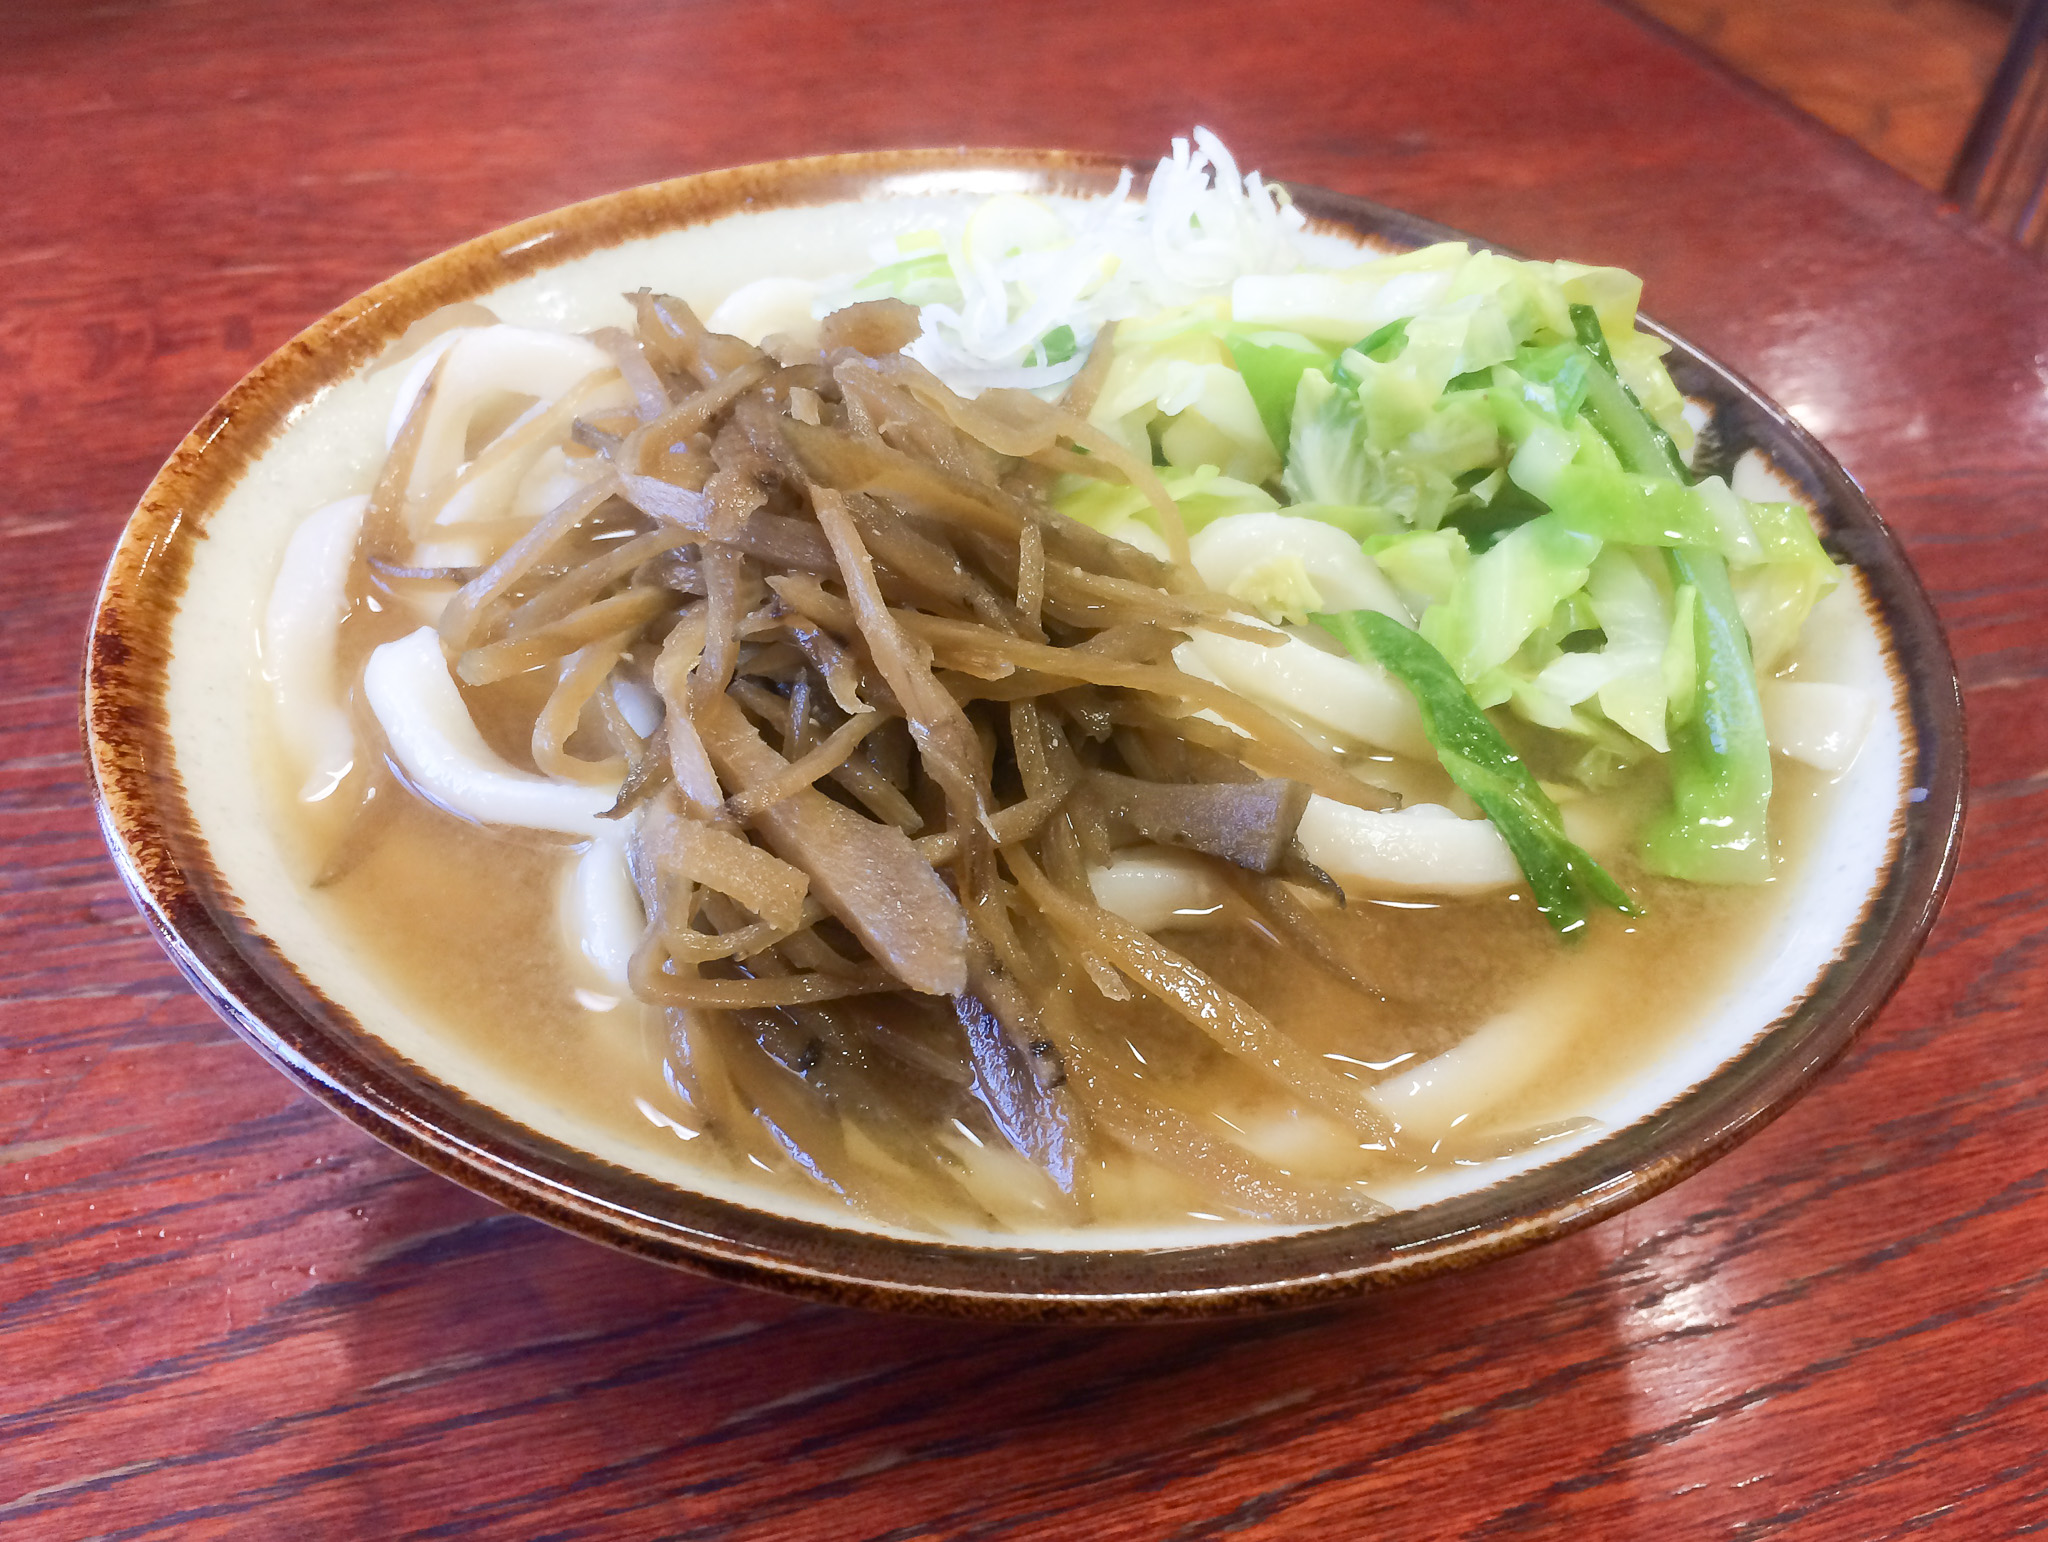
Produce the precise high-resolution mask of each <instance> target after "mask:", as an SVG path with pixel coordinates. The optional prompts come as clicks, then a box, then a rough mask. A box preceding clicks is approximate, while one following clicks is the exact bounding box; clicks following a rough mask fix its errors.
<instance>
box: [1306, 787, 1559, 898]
mask: <svg viewBox="0 0 2048 1542" xmlns="http://www.w3.org/2000/svg"><path fill="white" fill-rule="evenodd" d="M1296 836H1297V838H1298V839H1299V840H1300V841H1301V846H1302V849H1303V850H1304V851H1306V852H1307V853H1308V859H1309V861H1311V862H1313V863H1315V865H1316V866H1317V867H1319V868H1321V869H1322V870H1323V871H1324V872H1326V873H1328V874H1329V875H1330V876H1331V877H1332V878H1334V879H1336V880H1337V882H1338V883H1339V884H1340V885H1342V886H1343V889H1344V892H1345V893H1346V894H1357V895H1361V896H1362V895H1370V894H1385V893H1398V894H1483V893H1485V892H1487V891H1488V890H1491V889H1502V888H1506V887H1507V886H1508V885H1510V884H1512V883H1514V882H1515V881H1516V880H1518V879H1519V878H1520V877H1521V876H1522V870H1521V869H1520V868H1519V867H1517V866H1516V865H1515V856H1514V853H1513V852H1512V851H1510V850H1509V849H1508V843H1507V842H1506V841H1504V840H1502V839H1501V834H1500V831H1498V830H1496V829H1495V828H1494V827H1493V825H1492V824H1491V823H1489V822H1488V821H1487V820H1484V819H1460V818H1459V817H1458V816H1457V815H1456V814H1454V813H1452V812H1451V811H1450V810H1449V809H1447V808H1444V807H1443V806H1441V805H1440V804H1435V803H1417V804H1412V805H1410V806H1409V807H1408V808H1404V809H1402V810H1401V811H1400V812H1399V813H1391V814H1378V813H1374V812H1373V811H1372V810H1370V809H1362V808H1353V807H1352V806H1351V805H1350V804H1348V803H1338V802H1336V801H1334V800H1333V799H1330V798H1325V797H1323V796H1322V795H1321V794H1320V793H1318V794H1315V795H1313V796H1311V797H1310V798H1309V800H1308V809H1307V811H1306V812H1304V813H1303V814H1302V816H1301V828H1300V829H1299V830H1298V831H1297V832H1296Z"/></svg>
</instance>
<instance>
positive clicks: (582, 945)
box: [562, 812, 647, 998]
mask: <svg viewBox="0 0 2048 1542" xmlns="http://www.w3.org/2000/svg"><path fill="white" fill-rule="evenodd" d="M639 822H640V820H639V815H638V813H637V812H636V813H633V814H629V815H627V816H626V817H625V818H624V819H607V820H602V821H600V822H599V828H598V832H597V834H596V835H595V836H593V837H592V838H591V842H590V844H589V845H588V846H586V847H585V848H584V849H583V854H582V855H581V856H579V857H578V858H577V859H576V863H575V866H573V867H571V868H570V869H569V874H568V881H567V882H566V883H565V884H564V886H563V891H562V921H563V928H564V930H565V931H566V932H567V933H568V935H569V937H570V939H571V940H572V942H573V945H574V947H575V949H576V951H577V952H578V953H580V954H581V955H582V957H583V959H584V960H585V962H587V963H588V964H589V965H590V967H591V969H592V970H594V971H595V973H596V975H597V978H598V979H599V980H601V981H602V982H603V983H604V984H605V985H606V986H607V987H609V988H610V989H611V990H612V991H613V992H614V993H615V994H617V995H618V996H620V997H621V998H624V997H627V996H630V995H632V993H633V988H632V985H631V984H630V983H629V982H628V980H627V977H626V965H627V963H628V962H629V961H630V960H631V959H632V957H633V950H634V949H635V948H636V947H638V946H639V945H640V938H641V934H642V933H644V932H645V931H646V930H647V913H646V912H645V911H644V910H642V909H641V907H640V891H639V890H638V889H636V888H635V887H634V886H633V873H632V869H631V868H629V867H628V866H627V865H626V850H627V847H628V846H629V845H630V843H631V842H632V839H633V832H634V830H635V829H637V828H638V826H639Z"/></svg>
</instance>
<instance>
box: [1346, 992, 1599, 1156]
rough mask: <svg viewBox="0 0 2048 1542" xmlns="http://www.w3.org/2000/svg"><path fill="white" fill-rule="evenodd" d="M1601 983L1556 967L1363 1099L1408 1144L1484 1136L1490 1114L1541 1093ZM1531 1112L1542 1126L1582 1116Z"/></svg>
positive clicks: (1570, 1111)
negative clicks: (1541, 1085) (1542, 1121)
mask: <svg viewBox="0 0 2048 1542" xmlns="http://www.w3.org/2000/svg"><path fill="white" fill-rule="evenodd" d="M1599 985H1600V972H1599V971H1598V970H1591V971H1588V970H1585V969H1580V968H1575V967H1573V963H1572V962H1570V961H1567V962H1564V963H1560V964H1556V965H1554V966H1552V968H1551V970H1550V973H1549V974H1548V975H1546V976H1544V977H1543V978H1542V979H1540V980H1538V981H1537V982H1536V984H1535V985H1534V986H1533V987H1532V988H1531V989H1530V990H1529V991H1528V992H1527V993H1526V994H1525V995H1524V996H1523V997H1522V999H1521V1000H1520V1001H1518V1002H1516V1003H1515V1005H1513V1006H1512V1007H1509V1008H1508V1009H1507V1010H1506V1011H1503V1012H1500V1013H1497V1014H1496V1015H1495V1016H1493V1017H1490V1018H1488V1019H1487V1020H1486V1021H1485V1022H1483V1023H1481V1024H1480V1025H1479V1026H1478V1027H1477V1028H1475V1029H1473V1031H1472V1032H1471V1033H1469V1034H1467V1035H1466V1036H1465V1037H1464V1038H1463V1039H1460V1040H1459V1041H1458V1043H1457V1044H1455V1045H1454V1046H1452V1047H1451V1048H1450V1049H1447V1050H1445V1051H1444V1052H1443V1053H1442V1054H1441V1055H1438V1056H1436V1057H1435V1058H1433V1059H1430V1060H1425V1061H1423V1062H1421V1063H1420V1064H1419V1065H1413V1066H1403V1067H1401V1068H1400V1069H1398V1070H1396V1071H1395V1072H1394V1073H1393V1074H1392V1075H1390V1076H1389V1077H1387V1078H1386V1080H1384V1081H1382V1082H1381V1083H1379V1085H1378V1086H1376V1087H1374V1088H1373V1089H1372V1091H1370V1092H1368V1093H1367V1094H1366V1096H1367V1097H1369V1098H1370V1099H1372V1101H1373V1102H1375V1103H1377V1104H1378V1105H1379V1106H1380V1107H1381V1108H1382V1109H1384V1110H1385V1111H1386V1113H1387V1115H1388V1117H1389V1118H1391V1119H1393V1121H1394V1122H1395V1125H1396V1126H1397V1128H1398V1129H1399V1130H1400V1133H1401V1135H1402V1136H1403V1138H1404V1139H1407V1140H1416V1139H1417V1138H1419V1139H1421V1140H1432V1139H1441V1138H1442V1137H1444V1136H1446V1135H1449V1134H1450V1133H1451V1132H1452V1131H1453V1130H1456V1131H1458V1132H1459V1133H1460V1134H1463V1135H1474V1134H1478V1133H1481V1132H1483V1131H1485V1130H1486V1129H1488V1128H1490V1127H1491V1124H1490V1121H1489V1120H1488V1118H1487V1115H1488V1114H1490V1113H1492V1112H1493V1111H1494V1110H1496V1109H1499V1108H1501V1107H1502V1106H1503V1105H1506V1104H1508V1103H1510V1102H1512V1101H1518V1100H1525V1099H1527V1098H1528V1096H1529V1095H1530V1093H1531V1092H1532V1091H1534V1090H1535V1089H1536V1087H1537V1085H1538V1083H1539V1082H1540V1081H1541V1079H1542V1078H1543V1075H1544V1073H1545V1072H1546V1071H1548V1070H1549V1069H1550V1068H1551V1067H1552V1065H1553V1063H1554V1062H1555V1061H1556V1060H1557V1057H1558V1056H1559V1055H1560V1053H1562V1052H1563V1050H1564V1049H1565V1047H1566V1046H1567V1045H1568V1044H1570V1043H1571V1041H1572V1039H1573V1038H1574V1036H1575V1035H1576V1034H1577V1032H1578V1031H1579V1028H1580V1026H1581V1024H1582V1023H1583V1021H1584V1015H1585V1012H1586V1010H1587V1008H1588V1007H1589V1006H1590V1005H1592V1002H1591V1001H1589V999H1588V997H1589V991H1590V990H1596V989H1598V987H1599ZM1532 1112H1533V1113H1534V1115H1535V1117H1536V1118H1537V1119H1539V1120H1540V1119H1542V1118H1555V1117H1558V1116H1559V1115H1560V1114H1564V1115H1569V1114H1576V1113H1580V1112H1582V1110H1580V1109H1576V1108H1566V1109H1560V1110H1549V1109H1540V1108H1539V1109H1536V1110H1533V1111H1532Z"/></svg>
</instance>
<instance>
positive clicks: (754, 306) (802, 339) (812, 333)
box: [704, 278, 818, 348]
mask: <svg viewBox="0 0 2048 1542" xmlns="http://www.w3.org/2000/svg"><path fill="white" fill-rule="evenodd" d="M817 298H818V286H817V285H816V284H813V283H811V282H810V281H809V280H808V279H801V278H757V279H755V280H754V281H753V282H752V283H751V284H742V285H740V287H739V288H737V289H735V290H734V291H733V292H732V293H731V294H729V295H727V296H726V297H725V299H724V301H723V302H722V303H721V304H720V305H719V307H718V309H717V310H715V311H713V312H712V313H711V314H710V315H709V316H707V317H705V318H704V325H705V326H706V327H708V328H710V329H711V330H712V331H713V332H723V333H725V334H726V335H727V336H729V337H737V338H739V339H740V340H741V341H742V342H747V343H752V344H753V345H754V346H755V347H756V348H758V347H760V346H761V340H762V339H763V338H766V337H770V336H772V335H774V334H776V333H780V334H781V335H782V336H784V337H786V338H788V339H789V340H790V341H791V342H792V343H795V344H797V345H798V346H799V347H805V348H810V347H815V346H816V345H817V341H818V318H817V317H815V316H813V315H812V314H811V304H812V302H813V301H815V300H816V299H817Z"/></svg>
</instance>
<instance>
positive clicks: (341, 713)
mask: <svg viewBox="0 0 2048 1542" xmlns="http://www.w3.org/2000/svg"><path fill="white" fill-rule="evenodd" d="M369 506H370V500H369V499H368V498H363V497H357V498H343V499H340V500H339V501H337V502H334V503H330V504H328V505H326V506H325V507H324V508H319V509H315V510H314V511H313V512H312V513H311V514H308V515H307V516H306V517H305V518H304V519H303V520H301V521H300V522H299V528H298V529H297V530H295V531H293V532H292V538H291V541H290V543H289V544H288V545H287V546H286V547H285V550H284V561H283V562H282V563H280V564H279V566H278V570H277V581H276V582H275V583H273V584H272V585H271V588H270V602H269V604H268V605H267V606H266V607H265V608H264V612H263V677H264V679H266V680H267V681H269V682H270V688H271V691H272V694H273V697H274V699H275V700H276V703H277V728H278V741H279V743H281V744H282V745H283V746H284V751H285V754H286V755H288V756H290V757H291V759H292V761H293V769H294V770H295V771H296V773H297V774H298V775H299V776H300V778H301V779H302V780H301V783H300V787H299V797H300V799H301V800H302V801H304V802H307V803H317V802H318V801H319V800H320V799H322V798H324V797H326V796H327V795H328V794H329V793H331V792H333V791H334V789H335V788H336V787H338V786H340V785H341V780H342V778H343V777H345V776H347V775H348V773H349V769H350V768H351V767H352V766H353V765H354V764H355V756H356V741H355V734H354V732H353V731H352V730H351V729H350V727H349V721H348V709H347V708H346V707H345V706H344V705H343V704H342V698H341V692H340V690H339V683H340V682H339V679H338V672H337V670H336V667H335V643H336V635H337V633H338V632H339V631H340V629H341V623H342V621H343V620H344V619H345V618H346V617H347V615H348V572H349V567H350V564H352V563H353V562H354V560H355V551H356V537H357V535H358V534H359V533H360V531H361V530H362V527H363V511H364V510H365V509H367V508H368V507H369Z"/></svg>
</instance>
